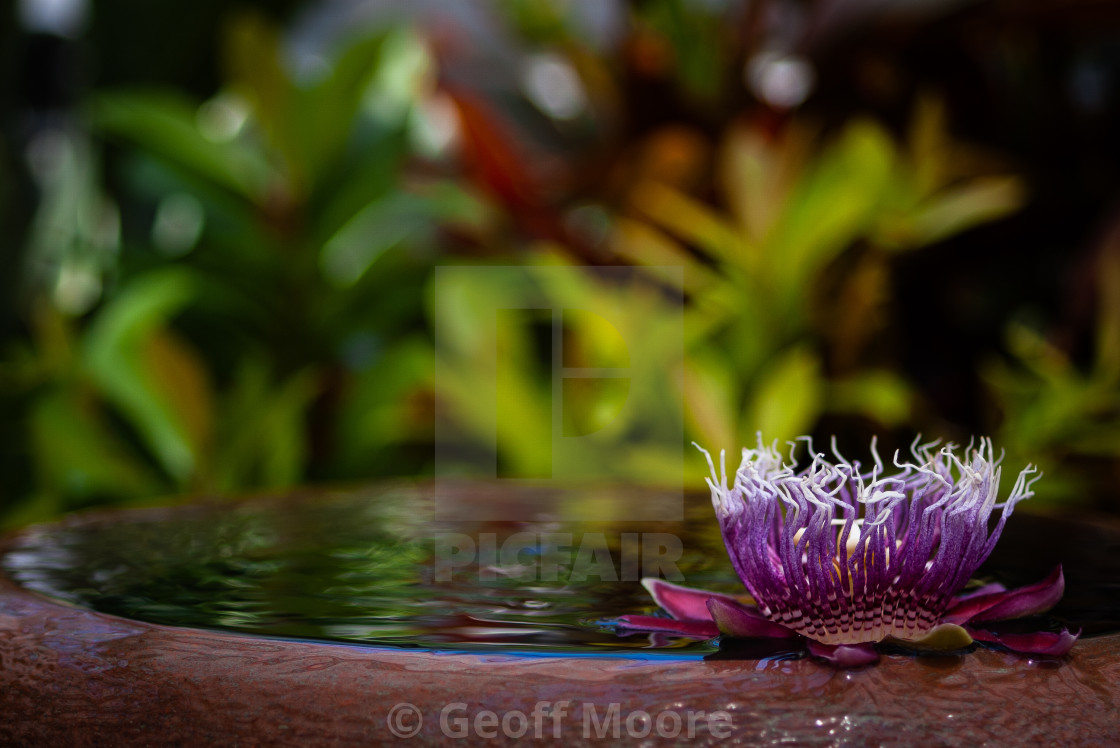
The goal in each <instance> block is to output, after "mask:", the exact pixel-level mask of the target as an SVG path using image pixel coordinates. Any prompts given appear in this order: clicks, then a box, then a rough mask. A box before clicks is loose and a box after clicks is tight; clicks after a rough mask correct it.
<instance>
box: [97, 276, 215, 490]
mask: <svg viewBox="0 0 1120 748" xmlns="http://www.w3.org/2000/svg"><path fill="white" fill-rule="evenodd" d="M195 288H196V287H195V282H194V279H193V277H192V276H190V275H188V274H186V273H185V272H183V271H180V270H175V269H172V270H163V271H157V272H153V273H149V274H148V275H145V276H141V277H140V278H138V279H136V280H134V281H133V282H132V283H130V284H129V285H128V286H127V287H125V289H124V290H123V291H122V292H121V293H120V294H119V295H118V296H117V297H116V298H114V299H113V300H112V301H111V302H110V303H109V304H108V305H107V306H106V307H105V308H104V309H103V310H102V311H101V313H100V314H98V316H97V318H96V319H95V321H94V323H93V325H92V326H91V328H90V330H89V332H88V334H87V336H86V339H85V344H84V348H83V352H84V358H85V362H86V367H87V370H88V372H89V374H90V376H91V377H92V378H93V381H94V382H95V383H96V384H97V386H98V387H99V388H100V390H101V391H102V392H103V393H104V395H105V397H106V398H107V399H108V400H109V401H110V402H112V403H113V404H114V405H115V406H116V407H117V408H119V409H120V410H121V412H122V413H123V414H124V415H125V417H127V418H128V419H129V421H130V422H131V423H132V425H133V426H134V427H135V428H136V429H137V431H138V432H139V433H140V435H141V437H142V438H143V439H144V441H145V443H146V444H147V445H148V447H149V448H150V449H151V450H152V452H153V453H154V454H155V455H156V457H157V458H158V459H159V461H160V463H161V464H162V465H163V467H164V468H165V469H166V470H167V471H168V473H169V474H171V475H172V476H174V477H175V478H176V479H177V480H179V481H181V482H182V481H186V480H187V479H188V478H190V477H192V476H193V475H194V474H195V473H196V472H197V471H198V470H199V469H200V467H201V465H200V463H201V461H202V458H203V456H204V454H205V452H206V448H207V442H208V439H209V436H210V429H211V418H212V416H213V413H212V402H211V400H212V397H211V393H210V385H209V380H208V376H207V372H206V370H205V368H204V367H203V365H202V362H201V361H199V359H198V357H197V356H196V355H195V353H194V352H193V351H192V350H191V349H190V348H188V347H187V346H186V345H185V344H184V343H183V342H181V341H180V340H179V339H178V338H177V337H176V336H175V335H174V334H172V333H171V332H170V331H169V330H168V329H167V328H166V327H165V323H166V322H167V321H168V320H169V319H170V317H171V316H172V315H174V314H175V313H176V312H178V311H179V310H180V309H182V308H183V307H184V306H185V305H186V304H188V303H189V302H190V301H191V299H193V298H194V295H195Z"/></svg>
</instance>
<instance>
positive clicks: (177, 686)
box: [0, 513, 1120, 747]
mask: <svg viewBox="0 0 1120 748" xmlns="http://www.w3.org/2000/svg"><path fill="white" fill-rule="evenodd" d="M93 516H104V513H98V514H97V515H93ZM15 537H18V534H17V535H14V536H9V537H8V538H6V539H3V540H0V551H3V550H4V549H5V548H6V547H8V546H9V545H10V543H11V540H12V539H14V538H15ZM0 713H2V714H4V715H5V718H4V719H3V720H0V744H4V745H75V746H81V745H152V744H185V745H233V744H236V745H292V746H296V745H298V746H305V747H306V746H319V745H323V746H334V745H358V744H361V745H380V744H386V743H394V742H399V743H401V744H413V745H419V744H443V743H453V742H462V741H463V740H468V742H469V743H471V744H473V742H477V741H481V740H487V739H491V738H498V739H499V740H500V741H504V742H513V741H514V740H516V739H518V738H523V739H536V738H538V737H539V738H540V739H544V740H558V741H560V742H563V743H564V744H568V745H582V744H596V743H603V744H617V743H619V742H623V743H625V742H631V741H633V742H645V741H653V742H654V743H659V744H691V743H694V742H700V743H708V742H712V741H713V740H714V739H722V738H729V739H737V740H739V741H741V742H746V743H760V742H765V743H770V742H794V743H796V744H799V745H801V744H804V745H814V744H831V743H836V742H846V741H852V742H855V743H857V744H863V743H888V744H899V743H902V744H912V743H922V744H927V743H934V744H948V745H953V744H975V743H979V742H983V741H986V740H987V741H992V742H995V743H997V744H1006V743H1015V744H1023V743H1033V742H1043V741H1045V742H1048V743H1049V742H1057V741H1061V742H1063V743H1069V744H1100V743H1101V742H1106V741H1112V740H1116V739H1117V737H1118V735H1120V634H1116V635H1107V636H1099V637H1094V638H1089V639H1083V640H1081V641H1079V642H1078V643H1077V644H1076V645H1075V646H1074V648H1073V651H1072V652H1071V653H1070V655H1069V656H1068V657H1066V658H1064V659H1062V660H1032V659H1028V658H1023V657H1019V656H1017V655H1013V654H1010V653H1004V652H1001V651H997V650H991V649H986V648H982V647H981V648H978V649H977V650H975V651H974V652H972V653H970V654H967V655H962V656H938V657H934V656H929V657H913V656H909V655H884V656H883V658H882V661H881V662H880V663H879V664H878V665H877V666H874V667H871V668H866V669H861V670H836V669H834V668H832V667H830V666H828V665H826V664H823V663H819V662H817V661H815V660H811V659H801V660H764V661H752V660H702V659H697V658H695V657H687V658H677V657H673V656H666V655H660V656H658V657H656V658H648V657H647V658H642V657H637V656H635V657H630V656H625V655H621V656H620V655H611V656H577V657H571V656H554V655H549V656H541V655H532V654H526V653H496V652H485V653H480V652H476V653H461V652H459V653H450V652H436V651H424V650H411V649H409V650H405V649H390V648H386V647H368V646H363V645H358V644H345V643H326V642H324V643H318V642H307V641H295V640H284V639H269V638H264V637H257V636H250V635H243V634H237V633H227V632H220V631H213V630H203V629H193V628H180V627H172V626H163V625H157V624H150V623H145V622H141V621H133V620H127V619H123V618H119V617H116V616H112V615H106V614H102V613H97V612H94V611H91V610H87V609H84V608H80V607H77V606H73V605H70V604H67V603H63V602H59V601H56V600H53V599H49V598H46V597H44V596H42V595H40V594H38V593H35V592H32V591H29V590H26V589H23V588H21V587H19V586H18V585H17V584H16V583H15V582H13V581H12V580H11V579H10V578H8V577H6V576H4V575H3V574H2V573H0Z"/></svg>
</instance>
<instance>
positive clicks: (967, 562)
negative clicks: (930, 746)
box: [617, 435, 1078, 666]
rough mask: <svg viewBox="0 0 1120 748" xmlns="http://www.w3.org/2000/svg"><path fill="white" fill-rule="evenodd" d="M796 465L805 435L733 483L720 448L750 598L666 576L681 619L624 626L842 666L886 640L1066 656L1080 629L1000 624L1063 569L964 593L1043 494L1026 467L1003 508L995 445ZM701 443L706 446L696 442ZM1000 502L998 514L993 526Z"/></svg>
mask: <svg viewBox="0 0 1120 748" xmlns="http://www.w3.org/2000/svg"><path fill="white" fill-rule="evenodd" d="M799 441H806V442H808V446H809V451H810V453H811V454H812V463H811V464H810V465H809V466H808V467H807V468H805V469H804V470H802V471H801V472H795V470H794V469H793V468H792V467H790V465H792V464H795V460H794V451H795V450H796V442H793V443H791V450H790V460H789V464H786V463H785V462H783V460H782V456H781V455H780V454H779V453H778V452H777V450H776V448H775V447H774V446H770V447H767V446H765V445H763V443H762V438H761V435H760V436H759V439H758V446H757V448H756V449H744V450H743V461H742V463H741V464H740V465H739V469H738V470H737V471H736V473H735V476H734V481H733V483H732V485H731V486H730V487H728V484H727V471H726V463H725V459H724V454H723V453H720V474H719V475H718V476H717V475H716V470H715V465H714V464H713V463H712V459H711V456H710V455H709V454H708V453H707V452H706V451H704V450H703V449H701V450H700V451H701V452H703V453H704V455H705V457H707V459H708V466H709V467H710V468H711V472H712V477H711V479H709V480H708V485H709V487H710V488H711V491H712V503H713V505H714V506H715V510H716V517H717V518H718V520H719V523H720V529H721V531H722V532H723V539H724V543H725V544H726V546H727V551H728V554H729V555H730V557H731V563H732V565H733V566H734V568H735V571H736V573H738V575H739V578H740V579H742V581H743V584H744V585H745V586H746V588H747V591H748V592H749V593H750V594H749V596H746V595H744V596H735V595H723V594H716V593H712V592H706V591H704V590H693V589H689V588H686V587H679V586H677V585H673V584H669V583H668V582H664V581H661V580H658V579H645V580H643V582H642V583H643V584H644V585H645V587H646V589H648V590H649V592H650V594H651V595H652V596H653V599H654V600H655V601H656V602H657V604H658V605H660V606H661V607H662V608H663V609H664V610H665V611H667V612H668V613H669V614H670V615H671V616H672V618H662V617H657V616H637V615H631V616H623V617H621V618H620V619H618V621H617V623H618V625H619V626H620V627H622V628H627V629H639V630H645V631H663V632H670V633H677V634H681V635H684V636H695V637H702V638H709V637H712V636H715V635H717V634H722V635H724V636H727V637H748V638H749V637H789V638H799V639H798V640H799V641H804V642H805V644H806V646H807V648H808V650H809V652H810V653H812V654H814V655H816V656H818V657H823V658H825V659H827V660H830V661H832V662H834V663H836V664H838V665H842V666H857V665H865V664H870V663H873V662H875V661H877V660H878V658H879V655H878V651H877V650H876V648H875V645H876V644H877V643H879V642H889V643H891V644H895V645H900V646H903V647H908V648H910V649H914V650H920V651H921V650H940V651H952V650H957V649H962V648H964V647H967V646H969V645H970V644H972V642H973V641H981V642H987V643H993V644H999V645H1002V646H1004V647H1006V648H1007V649H1011V650H1014V651H1017V652H1023V653H1028V654H1035V655H1048V656H1061V655H1064V654H1065V653H1066V652H1068V651H1069V649H1070V647H1071V646H1072V645H1073V642H1074V641H1075V640H1076V639H1077V636H1078V634H1071V633H1070V632H1069V631H1068V630H1063V631H1062V632H1060V633H1052V632H1039V633H1035V634H1021V635H1015V634H996V633H993V632H992V631H989V630H987V629H986V628H984V626H985V625H986V624H989V623H991V622H994V621H1003V620H1007V619H1011V618H1019V617H1022V616H1028V615H1033V614H1037V613H1042V612H1044V611H1046V610H1049V609H1050V608H1051V607H1053V606H1054V604H1055V603H1057V602H1058V600H1060V599H1061V597H1062V592H1063V591H1064V588H1065V582H1064V579H1063V578H1062V569H1061V567H1060V566H1059V567H1058V568H1057V569H1055V570H1054V571H1053V572H1052V573H1051V574H1050V575H1049V576H1048V577H1047V578H1046V579H1044V580H1043V581H1042V582H1039V583H1038V584H1034V585H1031V586H1028V587H1022V588H1020V589H1016V590H1007V589H1006V588H1004V587H1003V586H1002V585H998V584H992V585H987V586H985V587H981V588H979V589H976V590H973V591H972V592H970V593H968V594H961V590H962V589H963V588H964V586H965V585H966V584H967V583H968V581H969V579H970V578H971V577H972V575H973V573H974V572H975V571H976V569H977V568H978V567H979V566H980V564H982V563H983V562H984V560H985V559H987V558H988V555H989V554H990V553H991V552H992V549H993V548H994V547H995V544H996V541H997V540H999V536H1000V533H1001V532H1002V531H1003V526H1004V523H1005V522H1006V521H1007V518H1008V517H1009V516H1011V512H1012V510H1013V509H1014V507H1015V505H1016V504H1018V503H1019V502H1020V501H1022V500H1023V499H1026V498H1029V497H1030V496H1033V495H1034V494H1033V492H1032V491H1031V490H1030V489H1031V485H1032V484H1033V483H1034V481H1035V480H1037V478H1038V476H1036V475H1035V474H1036V472H1037V471H1036V470H1035V468H1034V467H1032V466H1029V465H1028V466H1027V467H1026V468H1025V469H1024V470H1023V471H1022V472H1021V473H1020V474H1019V477H1018V479H1017V480H1016V481H1015V485H1014V486H1013V487H1012V489H1011V495H1010V496H1009V497H1008V498H1007V500H1006V501H1003V502H997V500H996V498H997V494H998V492H999V481H1000V466H999V463H1000V459H1002V457H1001V458H1000V459H995V458H994V456H993V450H992V443H991V440H988V439H982V440H980V443H979V446H978V447H976V448H973V445H972V444H970V445H969V446H968V448H966V449H965V451H964V454H963V456H961V457H958V456H957V454H956V448H955V447H954V445H951V444H950V445H948V446H946V447H944V448H942V449H940V450H937V449H936V447H937V443H936V442H934V443H932V444H926V445H922V446H918V444H917V442H915V444H914V446H913V447H912V448H911V453H912V455H913V461H911V462H900V461H899V455H898V453H897V452H896V453H895V455H894V459H893V464H894V467H895V468H896V470H897V472H895V473H894V474H893V475H888V474H887V472H886V468H885V467H884V465H883V462H882V460H881V459H880V457H879V454H878V453H877V452H876V450H875V441H874V440H872V442H871V453H872V456H873V458H874V463H875V464H874V466H873V467H872V468H871V470H870V471H866V472H863V471H861V467H860V464H859V462H848V461H847V460H845V459H844V458H843V457H842V456H841V455H840V454H839V452H838V451H837V450H836V444H835V441H834V442H833V444H832V453H833V455H834V456H835V458H836V462H835V463H833V462H830V461H829V460H828V459H827V458H826V457H825V455H823V454H818V453H815V452H813V445H812V440H811V439H808V438H807V437H803V438H802V439H800V440H799ZM697 448H698V449H699V447H697ZM993 510H997V511H998V513H999V519H998V521H997V522H996V525H995V528H994V529H993V530H992V532H991V533H989V532H988V519H989V517H990V516H991V514H992V512H993Z"/></svg>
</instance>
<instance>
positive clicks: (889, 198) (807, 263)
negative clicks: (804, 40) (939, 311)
mask: <svg viewBox="0 0 1120 748" xmlns="http://www.w3.org/2000/svg"><path fill="white" fill-rule="evenodd" d="M960 150H961V149H959V148H958V147H956V146H955V145H954V144H953V143H951V142H950V141H949V140H948V139H947V137H946V135H945V130H944V124H943V121H942V118H941V113H940V109H939V107H938V106H936V105H935V104H934V103H932V102H924V103H923V104H922V106H920V107H919V109H918V110H917V113H916V115H915V119H914V124H913V128H912V133H911V136H910V142H909V143H908V144H907V145H906V146H905V147H904V146H901V145H898V144H896V143H895V142H894V141H893V139H892V138H891V137H890V135H889V134H888V133H887V132H886V131H885V130H883V128H881V127H880V126H878V125H876V124H875V123H874V122H871V121H868V120H855V121H853V122H851V123H850V124H849V125H848V126H847V127H845V128H844V129H843V130H842V131H841V132H839V133H837V134H835V135H833V136H826V137H822V136H820V135H818V134H817V133H814V132H813V131H811V130H810V129H808V128H806V127H802V126H799V125H797V124H796V123H795V124H794V125H792V126H790V127H788V128H786V129H785V131H784V132H782V133H780V134H779V135H778V136H777V137H773V136H770V135H768V134H766V133H765V132H763V131H762V130H761V129H759V128H751V127H737V128H735V129H734V130H732V131H731V132H730V133H729V134H728V136H727V138H726V140H725V142H724V144H723V147H722V150H721V152H720V154H719V156H718V158H717V161H718V163H719V167H718V168H719V173H718V174H717V179H718V183H719V184H720V186H721V187H722V190H723V197H724V202H725V204H726V205H727V207H728V209H729V214H723V213H720V212H717V211H714V210H713V209H711V208H710V207H709V206H707V205H705V204H703V203H701V202H699V201H697V200H696V199H694V198H692V197H690V196H688V195H686V194H685V193H683V192H682V191H680V190H678V189H674V188H673V187H671V186H668V185H666V184H664V183H661V182H658V181H653V180H651V181H648V182H645V183H642V184H639V185H637V187H636V188H635V190H634V193H633V195H632V197H631V203H632V206H633V208H634V211H635V212H636V214H637V215H638V216H639V217H640V220H634V219H624V220H623V221H620V224H619V226H618V231H617V235H616V247H617V249H618V252H619V253H620V255H621V256H622V257H624V258H626V259H627V260H629V261H631V262H635V263H639V264H641V263H653V264H662V265H669V264H672V265H681V266H683V267H684V268H685V274H684V277H685V287H684V288H683V289H682V290H683V291H686V292H687V293H688V296H689V298H690V299H691V302H690V303H689V305H688V307H687V309H686V317H685V325H686V330H687V331H688V343H687V345H688V349H687V351H688V352H687V356H686V362H687V363H686V365H685V370H684V376H683V377H682V382H683V394H684V398H685V401H686V402H687V403H688V406H689V409H688V412H689V415H690V424H691V426H692V429H693V433H695V434H696V435H697V437H699V438H701V439H703V441H704V442H705V443H708V444H715V445H721V446H722V445H734V444H743V443H747V442H749V441H750V439H751V437H752V435H753V434H754V433H755V432H756V431H762V433H764V434H766V435H767V437H768V438H776V439H778V440H779V441H785V440H786V439H792V438H794V437H796V436H798V435H800V434H805V433H810V432H811V431H812V430H813V428H814V426H815V425H816V424H817V422H818V420H819V419H820V417H821V415H822V414H823V413H825V412H829V411H830V412H834V413H844V414H858V415H861V416H864V417H867V418H870V419H872V420H873V421H876V422H878V423H879V424H880V425H882V426H885V427H887V428H890V427H897V426H899V425H902V424H907V423H909V422H910V417H911V412H912V400H913V399H914V397H916V396H917V395H916V393H914V392H913V390H912V387H911V386H910V385H909V383H908V382H907V381H906V379H905V376H904V375H902V374H901V373H899V372H897V371H894V370H892V369H889V368H883V367H874V366H869V365H867V364H866V363H865V362H866V361H868V359H869V356H868V355H866V352H867V349H868V347H869V345H870V344H871V343H872V342H873V341H874V339H875V337H876V334H877V333H878V332H879V331H880V330H881V329H882V327H883V321H884V317H885V316H886V314H887V311H888V307H887V303H888V301H889V297H890V287H889V275H888V273H887V265H888V264H889V262H890V260H891V257H892V256H893V255H894V254H895V253H898V252H902V251H907V250H911V249H914V248H917V247H921V246H925V245H927V244H930V243H932V242H934V241H936V240H938V239H939V238H942V237H944V236H947V235H949V234H951V233H953V232H956V231H960V230H963V229H965V228H968V227H969V226H972V225H974V224H976V223H978V222H982V221H986V220H990V219H992V218H996V217H999V216H1001V215H1004V214H1006V213H1008V212H1009V211H1012V210H1014V209H1016V208H1017V207H1018V206H1019V204H1020V203H1021V200H1022V187H1021V185H1020V183H1019V181H1018V180H1016V179H1015V178H1013V177H1010V176H1004V175H999V176H994V175H981V174H976V173H974V172H975V170H976V168H977V166H976V164H975V163H974V162H973V161H971V160H969V159H967V158H962V157H961V153H960ZM686 247H691V248H693V249H695V250H697V253H692V252H690V251H688V249H686Z"/></svg>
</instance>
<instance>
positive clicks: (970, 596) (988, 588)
mask: <svg viewBox="0 0 1120 748" xmlns="http://www.w3.org/2000/svg"><path fill="white" fill-rule="evenodd" d="M996 592H1007V588H1006V587H1004V586H1003V585H1002V584H1000V583H999V582H992V583H991V584H985V585H984V586H982V587H977V588H976V589H974V590H972V591H971V592H966V593H964V594H963V595H957V596H956V597H954V598H953V605H958V604H960V603H963V602H964V601H966V600H975V599H976V598H978V597H983V596H984V595H992V594H995V593H996Z"/></svg>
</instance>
